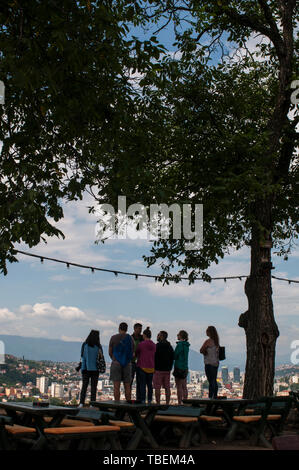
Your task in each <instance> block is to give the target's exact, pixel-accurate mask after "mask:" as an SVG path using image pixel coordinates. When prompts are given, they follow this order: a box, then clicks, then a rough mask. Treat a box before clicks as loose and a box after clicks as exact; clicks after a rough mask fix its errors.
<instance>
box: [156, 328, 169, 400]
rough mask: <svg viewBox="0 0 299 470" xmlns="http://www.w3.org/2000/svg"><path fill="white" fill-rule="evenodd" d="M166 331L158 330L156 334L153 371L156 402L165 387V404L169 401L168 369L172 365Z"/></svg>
mask: <svg viewBox="0 0 299 470" xmlns="http://www.w3.org/2000/svg"><path fill="white" fill-rule="evenodd" d="M167 337H168V333H167V332H166V331H160V332H159V333H158V336H157V341H158V342H157V344H156V353H155V372H154V377H153V387H154V389H155V396H156V403H158V404H160V398H161V388H162V387H163V388H164V389H165V398H166V405H169V403H170V371H171V369H172V366H173V360H174V351H173V347H172V346H171V344H170V342H169V341H167Z"/></svg>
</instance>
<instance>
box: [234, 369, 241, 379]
mask: <svg viewBox="0 0 299 470" xmlns="http://www.w3.org/2000/svg"><path fill="white" fill-rule="evenodd" d="M240 380H241V375H240V369H239V367H234V382H235V383H240Z"/></svg>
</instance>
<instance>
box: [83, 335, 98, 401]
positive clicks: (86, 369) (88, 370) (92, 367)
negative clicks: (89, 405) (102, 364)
mask: <svg viewBox="0 0 299 470" xmlns="http://www.w3.org/2000/svg"><path fill="white" fill-rule="evenodd" d="M99 353H100V354H102V355H103V349H102V346H101V344H100V332H99V331H98V330H91V332H90V333H89V335H88V337H87V338H86V341H84V343H83V344H82V347H81V362H82V366H81V372H82V389H81V395H80V405H79V407H80V408H81V407H82V406H83V405H84V403H85V398H86V392H87V388H88V385H89V381H90V382H91V399H90V400H91V401H96V393H97V385H98V380H99V370H98V365H97V359H98V356H99Z"/></svg>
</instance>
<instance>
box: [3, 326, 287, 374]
mask: <svg viewBox="0 0 299 470" xmlns="http://www.w3.org/2000/svg"><path fill="white" fill-rule="evenodd" d="M0 341H2V342H3V343H4V348H5V354H11V355H13V356H16V357H18V358H22V357H24V358H25V359H28V360H35V361H53V362H77V361H79V360H80V351H81V344H82V343H81V342H79V341H63V340H61V339H51V338H34V337H28V336H17V335H1V334H0ZM173 346H174V345H173ZM103 350H104V356H105V358H106V360H107V362H109V359H110V358H109V355H108V346H107V345H103ZM242 356H243V357H242ZM287 359H288V361H287ZM245 360H246V354H245V351H244V354H243V355H241V354H239V353H237V354H236V353H234V354H232V353H230V352H229V350H228V348H226V360H225V361H221V362H220V368H221V367H223V366H227V367H228V369H229V370H230V371H231V370H232V369H233V368H234V367H239V368H240V369H241V371H244V369H245ZM286 363H289V358H288V357H287V356H286V357H284V356H281V359H280V361H279V364H286ZM277 365H278V364H277ZM189 369H190V370H194V371H197V370H198V371H203V370H204V364H203V356H202V354H200V353H199V352H197V351H195V350H193V349H190V351H189Z"/></svg>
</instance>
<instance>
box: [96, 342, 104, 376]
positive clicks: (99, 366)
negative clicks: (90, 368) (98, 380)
mask: <svg viewBox="0 0 299 470" xmlns="http://www.w3.org/2000/svg"><path fill="white" fill-rule="evenodd" d="M97 369H98V371H99V372H100V374H105V372H106V362H105V358H104V354H103V348H102V346H100V347H99V354H98V357H97Z"/></svg>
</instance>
